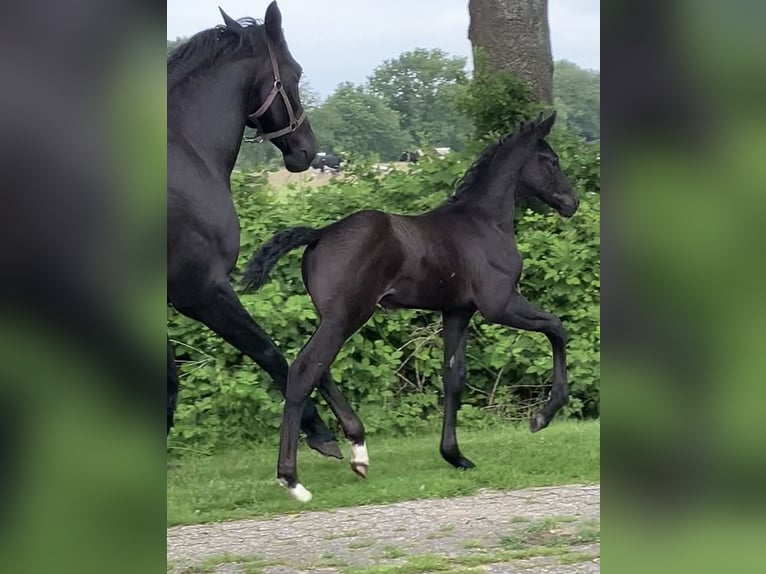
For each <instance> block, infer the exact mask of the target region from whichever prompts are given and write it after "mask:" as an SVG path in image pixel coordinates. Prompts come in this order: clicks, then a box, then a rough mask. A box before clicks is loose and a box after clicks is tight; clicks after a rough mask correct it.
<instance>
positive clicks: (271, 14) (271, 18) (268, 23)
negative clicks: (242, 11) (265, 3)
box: [263, 0, 284, 44]
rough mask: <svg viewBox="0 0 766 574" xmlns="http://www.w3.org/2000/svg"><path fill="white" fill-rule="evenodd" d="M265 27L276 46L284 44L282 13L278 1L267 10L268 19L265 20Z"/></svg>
mask: <svg viewBox="0 0 766 574" xmlns="http://www.w3.org/2000/svg"><path fill="white" fill-rule="evenodd" d="M263 25H264V26H265V27H266V33H267V34H268V35H269V38H271V41H272V42H274V43H275V44H281V43H282V42H284V34H283V33H282V12H280V11H279V6H277V2H276V0H274V2H272V3H271V4H269V7H268V8H266V17H265V18H264V19H263Z"/></svg>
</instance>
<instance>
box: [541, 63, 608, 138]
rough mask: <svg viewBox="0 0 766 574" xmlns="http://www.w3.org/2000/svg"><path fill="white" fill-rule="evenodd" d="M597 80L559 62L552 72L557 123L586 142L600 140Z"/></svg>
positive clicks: (599, 97)
mask: <svg viewBox="0 0 766 574" xmlns="http://www.w3.org/2000/svg"><path fill="white" fill-rule="evenodd" d="M600 82H601V77H600V75H599V73H598V72H594V71H592V70H584V69H583V68H580V67H579V66H578V65H577V64H573V63H572V62H568V61H566V60H560V61H558V62H556V64H555V66H554V71H553V85H554V96H555V102H556V110H558V112H559V113H560V114H561V116H560V118H559V120H558V123H560V124H564V125H566V127H567V129H568V130H569V131H570V132H572V133H573V134H576V135H578V136H580V137H581V138H584V139H585V140H588V141H593V140H597V139H599V138H600V137H601V92H600V88H601V86H600Z"/></svg>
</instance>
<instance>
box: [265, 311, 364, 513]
mask: <svg viewBox="0 0 766 574" xmlns="http://www.w3.org/2000/svg"><path fill="white" fill-rule="evenodd" d="M365 320H366V317H365V318H364V319H363V320H362V321H361V323H360V325H361V324H363V323H364V321H365ZM356 328H358V325H357V326H354V328H349V326H348V325H346V324H345V323H343V322H329V321H322V322H321V323H320V324H319V327H318V328H317V330H316V332H315V333H314V335H313V336H312V337H311V339H310V340H309V342H308V343H306V346H305V347H303V349H301V352H300V353H298V356H297V357H296V358H295V361H293V364H292V365H290V373H289V375H288V381H287V393H286V394H285V410H284V415H283V417H282V429H281V432H280V437H279V439H280V442H279V461H278V463H277V478H278V479H279V481H280V482H281V483H282V485H283V486H286V487H287V489H288V490H289V492H290V494H291V495H292V496H293V497H294V498H296V499H297V500H299V501H300V502H308V501H309V500H311V493H310V492H309V491H308V490H306V488H304V487H303V485H302V484H301V483H300V482H298V468H297V452H298V423H299V420H300V412H301V409H302V408H303V405H304V403H305V402H306V399H307V398H308V396H309V395H310V394H311V391H312V390H313V389H314V388H315V387H316V386H318V385H319V384H320V382H321V380H322V377H323V376H324V375H325V373H326V371H327V369H329V368H330V365H331V364H332V362H333V360H334V359H335V357H336V355H337V354H338V351H340V348H341V347H342V346H343V343H344V342H345V341H346V339H347V338H348V336H349V335H350V334H351V333H353V332H354V331H355V330H356Z"/></svg>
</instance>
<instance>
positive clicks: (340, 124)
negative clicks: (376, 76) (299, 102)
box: [310, 82, 410, 161]
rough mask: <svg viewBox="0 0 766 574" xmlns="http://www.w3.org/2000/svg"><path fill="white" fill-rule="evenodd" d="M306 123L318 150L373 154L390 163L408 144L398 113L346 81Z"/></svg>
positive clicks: (380, 100) (377, 98)
mask: <svg viewBox="0 0 766 574" xmlns="http://www.w3.org/2000/svg"><path fill="white" fill-rule="evenodd" d="M310 120H311V125H312V127H313V128H314V133H315V134H316V136H317V140H318V142H319V145H320V147H321V148H322V149H325V148H331V149H333V150H334V151H348V152H353V153H358V154H362V155H368V154H371V153H377V154H379V155H380V158H381V159H382V160H386V161H391V160H396V159H398V157H399V154H401V152H402V150H404V149H407V146H408V145H409V144H410V139H409V137H408V136H407V134H406V133H405V132H404V131H402V129H401V128H400V127H399V114H397V113H396V112H395V111H393V110H392V109H390V108H388V107H387V106H386V104H385V103H384V102H383V100H382V99H381V98H379V97H378V96H376V95H374V94H371V93H370V92H368V91H366V90H365V89H364V88H362V87H360V86H354V85H353V84H352V83H350V82H346V83H343V84H340V85H339V86H338V87H337V88H336V90H335V92H334V93H333V94H332V95H331V96H330V97H329V98H327V100H326V101H325V102H324V103H323V104H322V105H321V106H319V107H318V108H317V109H316V110H315V111H314V112H313V113H312V115H311V117H310Z"/></svg>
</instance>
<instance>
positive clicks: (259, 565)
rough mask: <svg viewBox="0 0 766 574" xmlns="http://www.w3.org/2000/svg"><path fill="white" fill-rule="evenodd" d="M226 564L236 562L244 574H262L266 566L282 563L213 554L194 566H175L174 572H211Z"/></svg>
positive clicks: (209, 573)
mask: <svg viewBox="0 0 766 574" xmlns="http://www.w3.org/2000/svg"><path fill="white" fill-rule="evenodd" d="M224 564H236V565H237V566H239V568H240V572H241V573H242V574H261V573H262V572H263V569H264V568H265V567H266V566H277V565H279V564H281V563H280V562H278V561H273V560H263V559H262V558H258V557H257V556H239V555H237V554H229V553H226V554H221V555H219V556H211V557H210V558H207V559H206V560H204V561H202V562H200V563H199V564H194V565H193V566H186V567H183V568H180V569H177V568H174V569H173V572H175V573H177V574H211V573H214V572H215V571H216V570H217V569H218V567H219V566H223V565H224Z"/></svg>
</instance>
